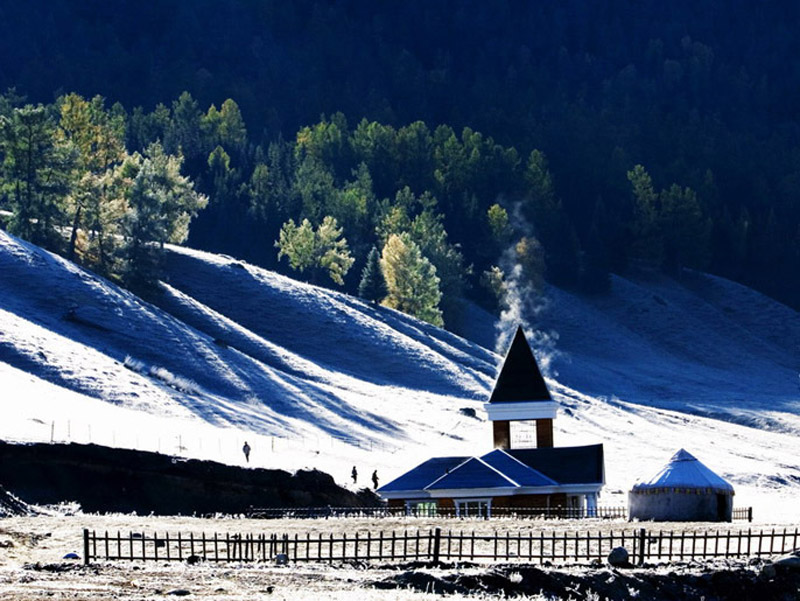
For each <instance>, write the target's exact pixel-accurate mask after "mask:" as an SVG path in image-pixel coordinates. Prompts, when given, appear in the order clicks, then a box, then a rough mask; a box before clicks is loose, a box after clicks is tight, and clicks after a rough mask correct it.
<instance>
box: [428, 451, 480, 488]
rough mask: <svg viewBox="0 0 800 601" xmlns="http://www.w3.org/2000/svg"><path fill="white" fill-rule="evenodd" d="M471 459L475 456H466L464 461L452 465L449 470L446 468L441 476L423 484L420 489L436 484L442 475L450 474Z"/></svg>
mask: <svg viewBox="0 0 800 601" xmlns="http://www.w3.org/2000/svg"><path fill="white" fill-rule="evenodd" d="M473 459H475V457H467V458H466V459H465V460H464V461H462V462H461V463H459V464H458V465H457V466H455V467H453V468H452V469H449V470H447V471H446V472H445V473H444V474H442V475H441V476H439V477H438V478H436V480H434V481H433V482H430V483H429V484H426V485H425V486H423V487H422V490H427V489H428V488H429V487H431V486H433V485H434V484H436V483H437V482H438V481H439V480H441V479H442V478H444V477H446V476H449V475H450V474H452V473H453V472H454V471H456V470H457V469H459V468H460V467H462V466H463V465H464V464H466V463H469V462H470V461H472V460H473Z"/></svg>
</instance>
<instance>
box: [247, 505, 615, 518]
mask: <svg viewBox="0 0 800 601" xmlns="http://www.w3.org/2000/svg"><path fill="white" fill-rule="evenodd" d="M247 517H250V518H262V519H284V518H326V517H363V518H372V517H374V518H386V517H421V518H455V517H459V515H458V514H457V512H456V508H455V507H435V508H430V509H425V510H410V511H409V510H406V508H405V507H386V506H376V507H251V508H250V509H248V511H247ZM473 517H474V516H473ZM488 517H490V518H517V519H525V518H540V519H584V518H603V519H627V517H628V510H627V508H626V507H597V508H595V509H591V510H589V509H585V508H583V509H577V508H570V507H492V513H491V516H488Z"/></svg>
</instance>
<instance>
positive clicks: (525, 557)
mask: <svg viewBox="0 0 800 601" xmlns="http://www.w3.org/2000/svg"><path fill="white" fill-rule="evenodd" d="M799 537H800V530H798V529H797V528H795V529H794V530H789V529H783V530H775V529H773V530H770V531H766V530H759V531H756V532H753V531H752V530H749V529H748V530H739V531H729V530H728V531H720V530H716V531H703V532H699V531H677V532H676V531H663V530H659V531H657V532H656V531H648V530H646V529H645V528H639V529H636V530H620V531H617V532H614V531H609V532H605V533H604V532H599V531H598V532H596V533H592V532H567V531H563V532H559V531H549V532H545V531H540V532H533V531H530V532H518V533H512V532H505V533H498V532H494V533H492V534H480V533H478V534H476V533H475V532H474V531H472V532H464V531H463V530H462V531H447V532H443V531H442V530H441V529H440V528H435V529H433V530H427V531H420V530H417V531H411V532H409V531H407V530H406V531H403V532H402V533H399V532H389V533H386V532H382V531H381V532H377V533H372V532H366V533H360V532H354V533H352V534H351V535H350V536H348V535H347V534H336V535H334V534H322V533H318V534H316V535H313V536H312V535H311V533H306V534H305V536H301V535H300V534H294V535H293V536H290V535H289V534H252V533H248V534H230V533H226V534H224V535H221V534H218V533H213V534H210V535H206V534H205V533H202V534H199V535H198V534H194V533H190V534H181V533H177V534H173V535H170V534H169V533H164V534H158V533H153V534H149V535H148V534H145V533H143V532H129V533H128V534H127V535H124V534H121V533H120V532H117V533H116V534H113V533H112V534H109V533H108V532H104V533H102V534H99V533H97V532H96V531H94V530H92V531H89V530H88V529H86V530H84V531H83V550H84V561H85V562H86V564H87V565H88V564H89V563H91V561H93V560H99V559H103V560H107V561H115V560H138V561H189V562H199V561H211V562H231V561H235V562H257V561H275V560H276V559H278V557H279V555H282V557H281V559H285V560H287V561H295V562H303V561H306V562H312V561H313V562H329V563H333V562H348V561H367V562H368V561H410V560H422V561H433V562H438V561H441V560H450V561H462V560H472V561H481V560H491V561H524V562H530V563H544V562H554V563H555V562H568V561H575V562H580V561H590V560H593V559H600V560H603V559H604V558H605V557H607V555H608V553H609V552H610V551H611V549H613V548H615V547H620V546H621V547H625V548H626V549H627V550H628V553H629V556H630V561H631V562H632V563H638V564H640V565H641V564H642V563H644V562H645V561H647V560H655V561H661V560H667V561H672V560H686V559H699V558H703V559H707V558H713V557H744V556H763V555H775V554H783V553H787V552H789V551H792V550H795V549H797V548H798V547H797V546H798V538H799Z"/></svg>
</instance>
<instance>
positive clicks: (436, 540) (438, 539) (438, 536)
mask: <svg viewBox="0 0 800 601" xmlns="http://www.w3.org/2000/svg"><path fill="white" fill-rule="evenodd" d="M441 543H442V529H441V528H436V529H435V530H434V531H433V563H439V547H440V546H441Z"/></svg>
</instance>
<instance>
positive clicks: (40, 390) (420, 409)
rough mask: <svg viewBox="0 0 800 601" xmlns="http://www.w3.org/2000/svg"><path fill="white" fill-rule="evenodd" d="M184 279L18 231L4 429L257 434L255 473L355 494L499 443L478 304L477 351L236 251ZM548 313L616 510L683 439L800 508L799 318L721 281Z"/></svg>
mask: <svg viewBox="0 0 800 601" xmlns="http://www.w3.org/2000/svg"><path fill="white" fill-rule="evenodd" d="M166 267H167V272H166V273H167V276H166V278H165V282H164V285H163V288H162V291H161V292H160V293H159V294H158V295H156V296H154V297H153V298H152V299H151V302H152V303H154V304H150V303H145V302H143V301H141V300H140V299H139V298H137V297H136V296H134V295H132V294H130V293H128V292H126V291H124V290H122V289H120V288H118V287H117V286H115V285H114V284H112V283H110V282H108V281H106V280H104V279H102V278H98V277H96V276H94V275H92V274H90V273H88V272H85V271H83V270H82V269H80V268H79V267H76V266H75V265H73V264H71V263H69V262H67V261H65V260H64V259H61V258H59V257H56V256H53V255H51V254H49V253H46V252H44V251H42V250H41V249H38V248H36V247H34V246H31V245H29V244H27V243H25V242H22V241H20V240H18V239H16V238H14V237H12V236H9V235H8V234H6V233H5V232H2V231H0V438H3V439H6V440H12V441H50V440H54V441H74V442H81V443H84V442H93V443H97V444H103V445H111V446H118V447H126V448H139V449H145V450H151V451H158V452H161V453H169V454H175V455H180V456H186V457H198V458H205V459H214V460H217V461H222V462H226V463H231V464H237V465H246V463H245V458H244V455H243V454H242V451H241V447H242V445H243V443H244V441H245V440H246V441H248V443H249V445H250V446H251V447H252V454H251V456H250V463H249V465H250V466H255V467H271V468H283V469H288V470H294V469H298V468H301V467H314V468H318V469H322V470H324V471H326V472H329V473H330V474H331V475H333V476H334V478H335V479H336V480H337V481H338V482H339V483H340V484H342V485H348V486H351V487H352V486H353V484H352V481H350V470H351V468H352V466H353V465H356V466H357V467H358V470H359V472H360V474H362V477H361V478H360V479H359V482H358V483H357V484H356V486H363V485H366V483H367V482H368V477H369V475H370V474H371V473H372V471H373V470H376V469H377V470H378V474H379V477H380V479H381V481H382V482H386V481H388V480H389V479H391V478H393V477H395V476H397V475H399V474H400V473H401V472H402V471H405V470H406V469H408V468H410V467H413V466H414V465H416V464H417V463H419V462H421V461H423V460H425V459H427V458H428V457H430V456H433V455H437V454H447V455H474V454H480V453H483V452H486V451H488V450H490V445H491V427H490V426H489V424H488V422H487V421H486V419H485V414H484V412H483V409H482V403H483V401H484V400H486V398H487V397H488V394H489V392H490V389H491V386H492V384H493V381H494V375H495V372H496V369H497V368H498V366H499V362H500V361H501V357H499V356H498V355H496V354H494V353H493V352H491V351H489V350H487V348H493V346H494V340H493V339H492V337H491V336H490V335H489V333H490V332H492V331H493V329H494V323H493V320H492V318H491V317H490V316H489V315H488V314H487V313H485V312H483V311H481V310H478V309H476V308H470V310H469V311H468V312H467V314H466V318H465V323H464V324H463V327H462V330H463V331H464V332H465V333H466V335H467V336H468V337H470V338H472V339H474V340H475V341H476V342H470V341H468V340H466V339H464V338H461V337H458V336H456V335H454V334H451V333H449V332H446V331H444V330H441V329H438V328H435V327H433V326H430V325H427V324H424V323H421V322H419V321H417V320H415V319H412V318H410V317H407V316H405V315H402V314H400V313H397V312H395V311H392V310H389V309H385V308H382V307H378V306H375V305H371V304H368V303H364V302H362V301H360V300H358V299H356V298H353V297H351V296H348V295H345V294H341V293H338V292H335V291H331V290H327V289H320V288H316V287H313V286H310V285H307V284H303V283H299V282H296V281H294V280H292V279H289V278H286V277H283V276H280V275H277V274H275V273H273V272H270V271H266V270H263V269H260V268H257V267H254V266H252V265H247V264H245V263H242V262H240V261H237V260H235V259H232V258H230V257H226V256H221V255H213V254H208V253H203V252H199V251H193V250H189V249H185V248H171V249H170V250H169V257H168V262H167V266H166ZM546 305H547V308H546V309H545V310H544V311H543V312H542V313H541V314H540V315H538V316H537V317H536V319H534V320H533V321H532V323H535V324H536V327H537V328H540V330H541V331H542V332H544V333H545V334H546V335H547V339H548V340H549V344H548V345H547V352H548V353H549V354H551V356H549V357H548V358H549V359H550V361H548V362H546V363H547V365H549V370H550V371H549V376H550V377H549V379H548V384H549V386H550V388H551V391H552V393H553V395H554V397H555V399H556V400H557V401H558V402H559V417H558V419H557V420H556V422H555V441H556V444H557V445H569V444H594V443H597V442H602V443H604V444H605V451H606V480H607V486H606V487H605V489H604V492H603V494H602V497H601V502H602V503H603V504H609V505H621V504H624V503H625V502H626V495H625V493H626V492H627V490H628V489H629V488H630V486H631V485H632V484H633V483H634V482H635V481H636V480H637V479H638V478H639V477H642V476H648V475H651V474H652V473H654V472H655V471H656V470H658V468H659V467H660V466H662V465H663V464H664V463H665V462H666V461H667V460H668V459H669V458H670V457H671V456H672V454H673V453H674V452H675V451H676V450H677V449H679V448H681V447H683V448H686V449H687V450H688V451H690V452H691V453H692V454H693V455H695V456H696V457H697V458H698V459H700V460H701V461H702V462H703V463H705V464H706V465H707V466H709V467H710V468H711V469H713V470H714V471H716V472H717V473H719V474H720V475H721V476H723V477H724V478H726V479H727V480H729V481H730V482H731V483H732V484H733V485H734V486H735V488H736V497H735V501H734V503H735V505H736V506H745V505H753V506H754V507H755V516H756V518H757V519H762V520H765V521H767V520H768V521H774V520H776V519H785V520H789V519H795V518H797V517H798V515H799V514H800V504H798V503H797V502H796V501H794V500H793V499H794V498H795V497H796V496H797V494H798V493H800V459H798V458H800V439H799V438H798V433H800V417H799V414H800V412H799V409H800V378H798V369H800V351H799V350H798V343H799V341H800V317H799V316H798V314H797V312H795V311H792V310H791V309H788V308H787V307H784V306H782V305H780V304H778V303H776V302H774V301H771V300H770V299H767V298H766V297H764V296H762V295H760V294H758V293H756V292H753V291H752V290H749V289H747V288H744V287H742V286H739V285H736V284H733V283H731V282H728V281H726V280H722V279H720V278H714V277H711V276H707V275H703V274H687V276H686V277H685V278H684V279H683V280H681V281H680V282H676V281H674V280H670V279H666V278H663V277H661V276H656V275H652V274H651V275H649V276H648V275H646V274H642V275H640V276H637V277H636V278H631V279H623V278H619V277H614V279H613V283H612V292H611V293H610V294H608V295H604V296H600V297H581V296H577V295H574V294H570V293H568V292H564V291H562V290H558V289H549V290H548V293H547V303H546ZM511 326H512V324H509V327H511ZM479 343H480V344H479ZM462 410H467V411H462ZM469 410H472V411H474V413H475V415H476V417H471V416H470V415H468V414H469V413H471V411H469Z"/></svg>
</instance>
